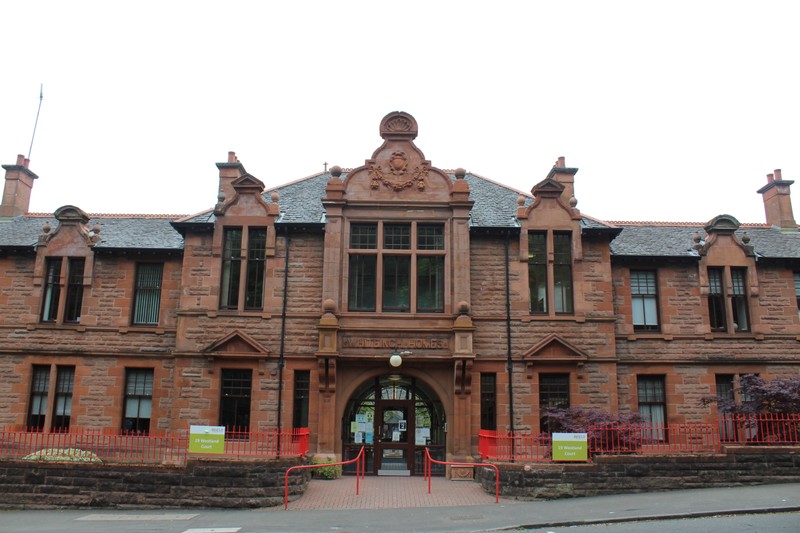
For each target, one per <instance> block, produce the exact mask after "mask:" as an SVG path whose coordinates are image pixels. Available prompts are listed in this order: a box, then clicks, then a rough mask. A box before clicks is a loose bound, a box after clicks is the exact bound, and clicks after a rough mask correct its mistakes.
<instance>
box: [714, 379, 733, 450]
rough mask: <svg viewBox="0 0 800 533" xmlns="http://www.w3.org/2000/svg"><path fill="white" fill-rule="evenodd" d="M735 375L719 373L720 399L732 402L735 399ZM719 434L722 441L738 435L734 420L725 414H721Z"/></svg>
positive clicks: (718, 396) (718, 393)
mask: <svg viewBox="0 0 800 533" xmlns="http://www.w3.org/2000/svg"><path fill="white" fill-rule="evenodd" d="M734 377H735V376H734V375H733V374H717V375H716V384H717V398H719V399H720V400H723V401H726V402H731V403H733V401H734V398H735V397H734ZM718 423H719V436H720V439H721V440H722V441H731V440H734V438H735V436H736V426H735V424H734V422H733V420H732V419H731V418H729V417H725V416H724V415H722V414H720V415H719V422H718Z"/></svg>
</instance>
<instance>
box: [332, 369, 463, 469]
mask: <svg viewBox="0 0 800 533" xmlns="http://www.w3.org/2000/svg"><path fill="white" fill-rule="evenodd" d="M341 427H342V456H343V458H344V459H345V460H347V459H351V458H353V457H355V456H356V455H357V454H358V451H359V450H360V449H361V447H362V446H363V447H364V451H365V453H366V457H367V465H366V470H367V473H369V474H376V475H395V476H408V475H421V474H422V473H423V459H424V453H425V448H426V447H427V448H428V449H429V450H430V452H431V455H432V456H433V457H434V458H435V459H440V460H443V459H444V457H445V450H446V430H447V420H446V415H445V409H444V406H443V405H442V402H441V401H440V400H439V398H438V396H437V395H436V394H435V393H434V392H433V391H432V389H431V388H430V387H429V386H427V384H425V383H424V382H423V381H422V380H420V379H418V378H415V377H411V376H406V375H400V374H387V375H382V376H376V377H374V378H371V379H369V380H367V381H365V382H364V383H362V384H361V386H360V387H358V388H357V389H356V390H355V392H354V393H353V394H352V395H351V396H350V399H349V400H348V402H347V405H346V406H345V410H344V415H343V416H342V426H341ZM348 466H351V468H349V469H346V470H345V471H346V472H347V471H355V468H354V467H352V465H348ZM434 474H440V475H443V474H444V471H443V469H441V468H439V469H434Z"/></svg>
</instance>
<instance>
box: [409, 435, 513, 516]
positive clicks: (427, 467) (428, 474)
mask: <svg viewBox="0 0 800 533" xmlns="http://www.w3.org/2000/svg"><path fill="white" fill-rule="evenodd" d="M433 463H436V464H437V465H450V466H465V467H476V466H488V467H490V468H494V503H500V470H499V469H498V468H497V466H496V465H493V464H491V463H457V462H453V461H438V460H436V459H434V458H433V457H431V453H430V450H428V448H427V447H426V448H425V464H424V466H423V468H422V471H423V474H424V475H425V478H426V479H427V480H428V494H430V493H431V478H432V477H433V471H432V465H433Z"/></svg>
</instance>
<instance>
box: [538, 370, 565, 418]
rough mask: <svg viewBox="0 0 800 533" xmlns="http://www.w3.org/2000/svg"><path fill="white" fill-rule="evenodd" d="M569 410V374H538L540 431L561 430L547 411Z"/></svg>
mask: <svg viewBox="0 0 800 533" xmlns="http://www.w3.org/2000/svg"><path fill="white" fill-rule="evenodd" d="M567 408H569V374H539V411H540V413H541V418H540V424H539V425H540V429H541V431H542V432H543V433H553V432H554V431H559V430H560V429H561V428H560V427H559V426H558V424H557V423H556V422H555V421H554V420H553V419H552V418H551V417H549V416H547V410H548V409H567Z"/></svg>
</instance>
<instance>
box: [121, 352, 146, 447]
mask: <svg viewBox="0 0 800 533" xmlns="http://www.w3.org/2000/svg"><path fill="white" fill-rule="evenodd" d="M152 413H153V369H152V368H126V369H125V407H124V411H123V413H122V430H123V431H124V432H126V433H134V434H143V435H147V434H148V433H149V432H150V419H151V418H152Z"/></svg>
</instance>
